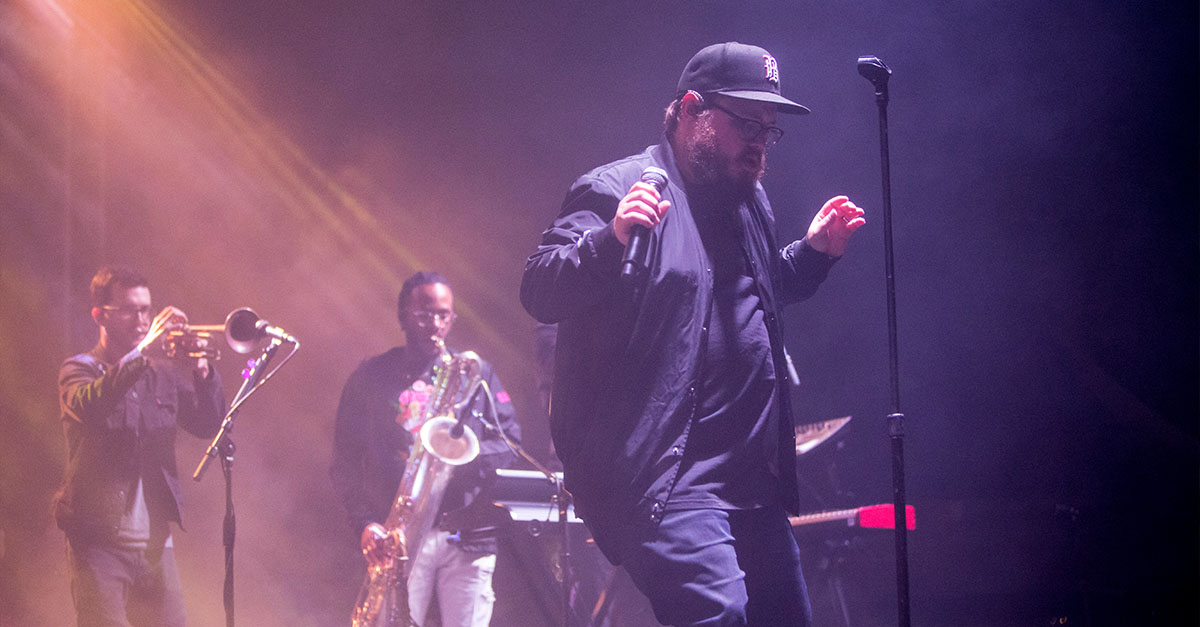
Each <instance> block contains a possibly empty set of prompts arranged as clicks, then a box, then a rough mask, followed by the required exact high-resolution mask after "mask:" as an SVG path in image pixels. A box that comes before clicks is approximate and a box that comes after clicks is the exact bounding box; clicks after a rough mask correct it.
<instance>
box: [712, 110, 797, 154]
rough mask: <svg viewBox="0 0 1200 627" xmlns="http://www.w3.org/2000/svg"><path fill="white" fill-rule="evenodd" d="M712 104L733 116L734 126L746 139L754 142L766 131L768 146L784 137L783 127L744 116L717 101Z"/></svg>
mask: <svg viewBox="0 0 1200 627" xmlns="http://www.w3.org/2000/svg"><path fill="white" fill-rule="evenodd" d="M710 105H711V106H712V107H713V108H714V109H720V110H721V111H724V112H725V114H726V115H728V116H729V117H731V118H733V121H734V125H733V127H734V128H736V129H737V132H738V135H741V137H742V139H743V140H744V141H748V142H753V141H755V140H757V139H758V138H759V136H760V135H762V134H763V133H766V134H767V146H774V145H775V144H778V143H779V140H780V138H782V137H783V129H781V128H779V127H778V126H767V125H766V124H763V123H762V122H759V121H758V120H751V119H750V118H744V117H742V116H740V115H738V114H736V113H734V112H733V111H730V110H729V109H726V108H725V107H722V106H721V105H719V104H717V103H715V102H713V103H710Z"/></svg>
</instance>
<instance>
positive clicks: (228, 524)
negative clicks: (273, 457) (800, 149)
mask: <svg viewBox="0 0 1200 627" xmlns="http://www.w3.org/2000/svg"><path fill="white" fill-rule="evenodd" d="M282 343H283V341H282V340H280V339H279V338H271V342H270V344H268V345H267V347H266V348H265V349H263V352H262V354H261V355H259V356H258V358H257V359H254V360H252V361H250V362H248V363H247V365H246V369H245V370H243V371H242V387H241V388H240V389H239V390H238V393H237V396H235V397H234V399H233V403H232V404H231V405H230V407H229V411H228V412H227V413H226V414H225V418H224V420H222V421H221V428H220V429H219V430H218V431H217V435H216V437H214V438H213V441H212V442H211V443H210V444H209V445H208V449H207V450H205V451H204V457H202V458H201V459H200V464H199V465H198V466H196V471H195V472H194V473H192V479H194V480H196V481H199V480H200V478H201V477H202V476H204V471H205V470H206V469H207V468H208V464H209V462H210V461H212V459H213V458H214V457H218V456H219V457H220V459H221V470H222V473H223V474H224V475H225V521H224V524H223V525H222V540H223V542H222V543H223V544H224V546H225V587H224V592H223V597H222V598H223V601H224V604H225V625H226V627H233V545H234V538H235V536H236V535H237V519H236V518H235V516H234V509H233V452H234V448H235V447H234V445H233V440H231V439H230V438H229V434H230V433H231V432H232V431H233V419H234V418H235V417H237V414H238V410H240V409H241V407H242V403H244V402H246V399H248V398H250V395H251V394H253V393H254V391H255V390H257V389H258V388H259V387H261V386H262V384H264V383H266V382H267V379H269V378H270V375H271V374H274V373H275V370H278V369H279V368H276V369H275V370H272V371H271V372H270V373H269V374H267V376H263V369H264V368H265V367H266V365H267V363H268V362H270V361H271V359H272V358H273V357H275V351H277V350H278V349H279V346H280V344H282ZM299 348H300V345H299V342H295V343H293V345H292V354H295V352H296V351H297V350H299ZM288 358H289V359H290V358H291V354H289V355H288ZM284 361H285V362H286V361H287V360H284ZM282 365H283V364H280V366H282Z"/></svg>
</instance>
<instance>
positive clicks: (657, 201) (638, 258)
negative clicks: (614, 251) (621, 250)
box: [613, 167, 671, 277]
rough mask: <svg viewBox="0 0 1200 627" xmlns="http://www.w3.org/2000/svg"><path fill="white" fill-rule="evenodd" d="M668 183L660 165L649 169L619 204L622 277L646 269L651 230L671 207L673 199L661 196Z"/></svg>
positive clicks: (615, 221)
mask: <svg viewBox="0 0 1200 627" xmlns="http://www.w3.org/2000/svg"><path fill="white" fill-rule="evenodd" d="M666 186H667V173H666V172H664V171H662V170H661V169H659V168H654V167H651V168H646V171H645V172H643V173H642V179H641V180H640V181H638V182H637V183H634V184H633V187H630V188H629V193H628V194H625V197H624V198H622V199H621V202H619V203H617V215H616V217H615V218H613V232H614V233H615V234H616V236H617V240H618V241H620V242H621V243H622V244H624V245H625V257H624V259H622V261H621V276H623V277H631V276H634V275H636V274H637V273H639V272H641V271H642V270H644V269H645V266H646V247H647V246H648V245H649V239H650V229H653V228H654V227H656V226H658V223H659V222H660V221H661V220H662V218H663V216H664V215H666V213H667V210H668V209H670V208H671V201H669V200H663V199H662V190H663V189H664V188H666Z"/></svg>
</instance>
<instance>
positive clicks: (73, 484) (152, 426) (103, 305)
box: [54, 266, 225, 627]
mask: <svg viewBox="0 0 1200 627" xmlns="http://www.w3.org/2000/svg"><path fill="white" fill-rule="evenodd" d="M90 291H91V305H92V310H91V314H92V319H93V320H94V321H95V322H96V326H97V327H98V328H99V332H100V339H99V341H98V342H97V344H96V346H95V347H94V348H92V350H90V351H88V352H86V353H81V354H79V355H75V356H74V357H71V358H69V359H67V360H66V361H65V362H64V363H63V365H62V368H61V369H60V371H59V378H58V392H59V403H60V408H61V416H62V423H63V430H64V433H65V435H66V441H67V466H66V471H65V473H64V476H63V482H62V486H61V487H60V489H59V491H58V493H57V495H56V496H55V501H54V514H55V519H56V520H57V523H58V526H59V527H60V528H61V529H62V530H63V531H64V532H65V534H66V540H67V561H68V568H69V571H70V576H71V596H72V599H73V600H74V603H75V613H76V620H77V624H78V625H80V627H85V626H86V627H90V626H93V625H97V626H98V625H104V626H108V625H130V624H132V625H155V626H167V627H177V626H182V625H183V624H184V608H183V596H182V593H181V590H180V584H179V573H178V571H177V569H176V566H175V556H174V549H173V544H172V540H171V527H170V524H171V523H172V522H174V523H176V524H179V523H180V520H181V517H180V513H181V498H180V489H179V480H178V472H177V470H176V465H175V435H176V429H177V426H181V427H183V428H184V430H186V431H188V432H190V433H192V434H194V435H196V436H200V437H212V436H213V435H215V434H216V431H217V429H218V427H219V425H220V423H221V419H222V417H223V415H224V411H225V396H224V392H223V391H222V388H221V379H220V377H219V376H218V375H217V373H216V371H215V370H214V369H212V368H210V367H209V364H208V361H207V359H206V358H205V357H192V358H188V359H190V361H189V362H188V363H178V362H175V361H172V360H168V359H159V358H153V357H148V356H146V355H145V354H143V352H142V349H143V348H145V347H146V346H147V345H149V343H150V342H153V341H154V340H155V339H156V338H157V337H158V336H159V335H160V334H162V333H163V332H165V331H169V330H171V329H176V328H181V327H183V326H184V325H186V324H187V315H186V314H184V313H183V312H182V311H180V310H179V309H177V308H175V307H166V308H165V309H163V310H162V311H160V312H159V313H158V315H156V316H154V317H153V318H151V311H152V309H151V305H150V289H149V287H148V286H147V282H146V279H145V278H144V277H143V276H142V275H140V274H138V273H137V272H136V271H133V270H131V269H128V268H123V267H112V266H107V267H104V268H101V269H100V270H99V271H98V272H97V273H96V275H95V276H94V277H93V278H92V283H91V290H90Z"/></svg>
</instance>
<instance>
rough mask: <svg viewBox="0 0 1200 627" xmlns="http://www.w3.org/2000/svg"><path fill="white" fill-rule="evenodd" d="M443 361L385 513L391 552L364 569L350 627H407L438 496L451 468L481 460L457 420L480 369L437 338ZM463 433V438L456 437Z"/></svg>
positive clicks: (474, 358)
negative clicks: (414, 579) (412, 582)
mask: <svg viewBox="0 0 1200 627" xmlns="http://www.w3.org/2000/svg"><path fill="white" fill-rule="evenodd" d="M437 342H438V347H439V348H440V349H441V353H442V354H441V357H440V361H439V364H438V368H437V373H436V375H435V377H434V381H433V389H432V393H431V394H430V398H429V403H428V404H427V405H426V406H425V418H426V420H425V422H424V424H423V425H422V426H421V429H420V431H419V433H418V435H417V437H416V438H414V440H415V441H414V442H413V450H412V455H410V456H409V459H408V463H407V464H405V467H404V476H403V477H402V478H401V480H400V488H399V489H398V490H397V491H396V499H395V500H394V501H393V502H392V508H391V510H390V511H389V512H388V517H387V521H386V522H385V523H384V527H385V528H386V529H387V533H388V538H387V542H388V544H389V548H390V550H389V551H388V557H387V559H386V560H385V561H383V562H382V563H380V564H377V565H374V566H372V565H370V564H368V565H367V576H366V579H365V580H364V581H363V585H362V588H361V589H360V590H359V593H358V601H357V602H356V603H355V604H354V612H353V613H352V614H351V617H350V624H351V625H352V627H384V626H386V627H409V626H410V625H413V624H414V623H413V620H412V616H411V613H410V611H409V606H408V576H409V573H411V572H412V567H413V560H414V559H416V557H417V555H416V553H417V552H418V551H419V550H420V548H421V542H422V540H423V539H424V538H425V536H426V534H427V533H428V532H429V531H431V530H432V529H433V525H434V522H435V520H434V518H435V517H436V516H437V512H438V509H439V508H440V507H441V504H442V493H443V492H445V489H446V484H447V482H449V480H450V475H451V473H452V472H453V471H454V467H455V466H461V465H463V464H466V463H468V462H470V461H471V460H473V459H475V458H476V457H477V456H478V455H479V438H478V437H477V436H476V435H475V433H474V432H473V431H471V429H470V427H467V426H466V425H460V424H459V422H458V420H457V419H456V417H455V416H456V415H457V413H458V412H459V411H461V410H463V409H464V407H465V405H466V404H467V403H468V402H469V401H470V399H471V395H472V394H473V393H474V391H475V388H476V387H477V386H478V385H479V381H480V371H481V369H482V364H481V362H480V360H479V356H478V355H476V354H475V353H474V352H472V351H466V352H463V353H459V354H458V355H451V354H450V351H448V350H447V349H446V345H445V343H444V342H443V341H442V340H441V338H438V340H437ZM459 429H461V433H459Z"/></svg>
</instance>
